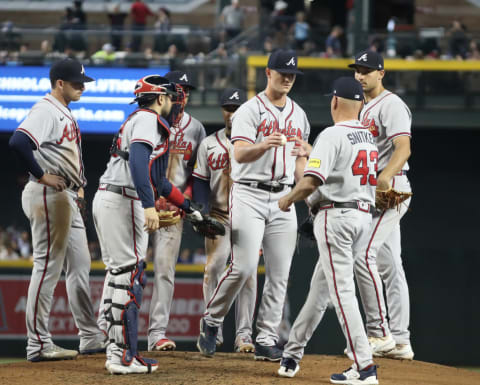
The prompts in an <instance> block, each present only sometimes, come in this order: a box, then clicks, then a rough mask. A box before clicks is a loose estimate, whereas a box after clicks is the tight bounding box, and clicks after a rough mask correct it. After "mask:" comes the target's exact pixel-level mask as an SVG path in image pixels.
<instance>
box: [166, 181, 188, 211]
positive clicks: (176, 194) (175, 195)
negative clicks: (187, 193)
mask: <svg viewBox="0 0 480 385" xmlns="http://www.w3.org/2000/svg"><path fill="white" fill-rule="evenodd" d="M167 199H168V200H169V201H170V202H172V203H173V204H174V205H175V206H177V207H181V206H182V205H183V204H184V202H185V197H184V196H183V194H182V192H181V191H180V190H179V189H178V188H176V187H175V186H174V185H172V191H170V194H168V195H167Z"/></svg>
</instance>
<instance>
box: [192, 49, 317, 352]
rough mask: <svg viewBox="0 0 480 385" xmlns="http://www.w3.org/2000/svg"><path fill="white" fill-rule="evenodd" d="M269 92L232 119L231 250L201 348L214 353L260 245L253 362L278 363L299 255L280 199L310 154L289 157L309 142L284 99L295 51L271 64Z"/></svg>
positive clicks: (295, 109) (294, 108)
mask: <svg viewBox="0 0 480 385" xmlns="http://www.w3.org/2000/svg"><path fill="white" fill-rule="evenodd" d="M265 72H266V75H267V87H266V89H265V91H263V92H261V93H260V94H258V95H256V96H255V97H254V98H252V99H250V100H249V101H247V102H246V103H244V104H243V105H242V106H240V108H239V109H238V110H237V111H236V112H235V114H234V115H233V117H232V139H231V141H232V143H233V147H234V149H233V152H234V156H232V175H231V176H232V179H233V181H234V183H233V186H232V189H231V192H230V228H231V242H232V253H231V263H230V266H229V268H228V269H227V270H226V271H225V272H224V274H223V276H222V278H221V279H220V282H219V283H218V285H217V288H216V289H215V292H214V294H213V296H212V298H210V300H209V302H208V305H207V309H206V312H205V314H204V317H203V318H202V320H201V324H200V336H199V338H198V342H197V347H198V349H199V350H200V352H201V353H202V354H204V355H206V356H213V355H214V353H215V349H216V346H215V342H216V335H217V332H218V327H219V326H220V325H221V324H222V322H223V319H224V317H225V315H226V314H227V312H228V310H229V309H230V307H231V305H232V303H233V301H234V300H235V298H236V297H237V295H238V293H239V291H240V289H241V288H242V287H243V286H244V285H245V282H246V281H247V280H248V279H249V278H250V277H251V276H252V274H253V273H254V272H255V271H256V269H257V266H258V261H259V253H258V251H259V249H260V248H261V247H262V246H263V255H264V259H265V269H266V275H265V285H264V289H263V296H262V301H261V304H260V308H259V312H258V317H257V330H258V334H257V337H256V343H255V359H257V360H269V361H279V360H280V359H281V356H282V350H281V349H280V348H279V347H277V346H276V343H277V341H278V327H279V325H280V322H281V319H282V309H283V304H284V302H285V294H286V290H287V281H288V275H289V271H290V264H291V261H292V256H293V253H294V250H295V241H296V231H297V218H296V213H295V210H294V209H292V210H291V211H289V212H282V211H281V210H280V209H279V208H278V200H279V199H280V198H281V197H282V196H284V195H285V194H287V193H288V192H289V191H290V186H291V185H292V184H293V182H294V177H295V176H298V177H301V175H302V173H303V169H304V166H305V163H306V158H305V157H296V156H292V155H291V152H292V150H293V147H294V146H295V143H296V142H295V138H297V137H300V138H303V139H304V140H307V139H308V135H309V133H310V125H309V123H308V120H307V117H306V115H305V112H304V111H303V110H302V109H301V108H300V107H299V106H298V105H297V104H296V103H295V102H294V101H293V100H291V99H290V98H289V97H288V96H287V94H288V93H289V91H290V89H291V88H292V86H293V83H294V82H295V76H296V74H298V73H301V72H300V71H299V70H298V69H297V56H296V55H295V53H294V52H293V51H286V50H278V51H275V52H273V53H272V54H271V55H270V57H269V59H268V68H267V69H266V70H265Z"/></svg>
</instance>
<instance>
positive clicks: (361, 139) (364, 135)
mask: <svg viewBox="0 0 480 385" xmlns="http://www.w3.org/2000/svg"><path fill="white" fill-rule="evenodd" d="M347 138H348V140H349V141H350V143H351V144H352V145H354V144H357V143H370V144H375V139H373V135H372V134H371V133H370V132H368V131H357V132H351V133H349V134H347Z"/></svg>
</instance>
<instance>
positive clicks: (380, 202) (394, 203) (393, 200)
mask: <svg viewBox="0 0 480 385" xmlns="http://www.w3.org/2000/svg"><path fill="white" fill-rule="evenodd" d="M411 196H412V193H411V192H405V191H398V190H395V189H393V188H391V187H390V188H389V189H388V190H385V191H382V190H377V191H376V193H375V208H376V209H377V210H387V209H393V208H396V209H397V210H400V204H401V203H402V202H403V201H406V200H407V199H408V198H410V197H411Z"/></svg>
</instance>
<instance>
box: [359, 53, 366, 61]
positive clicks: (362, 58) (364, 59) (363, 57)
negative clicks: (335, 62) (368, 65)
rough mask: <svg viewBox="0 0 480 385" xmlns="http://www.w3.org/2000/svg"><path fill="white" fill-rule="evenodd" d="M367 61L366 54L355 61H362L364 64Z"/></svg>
mask: <svg viewBox="0 0 480 385" xmlns="http://www.w3.org/2000/svg"><path fill="white" fill-rule="evenodd" d="M367 60H368V58H367V54H366V53H364V54H363V55H362V56H360V57H359V58H358V59H357V61H364V62H366V61H367Z"/></svg>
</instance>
